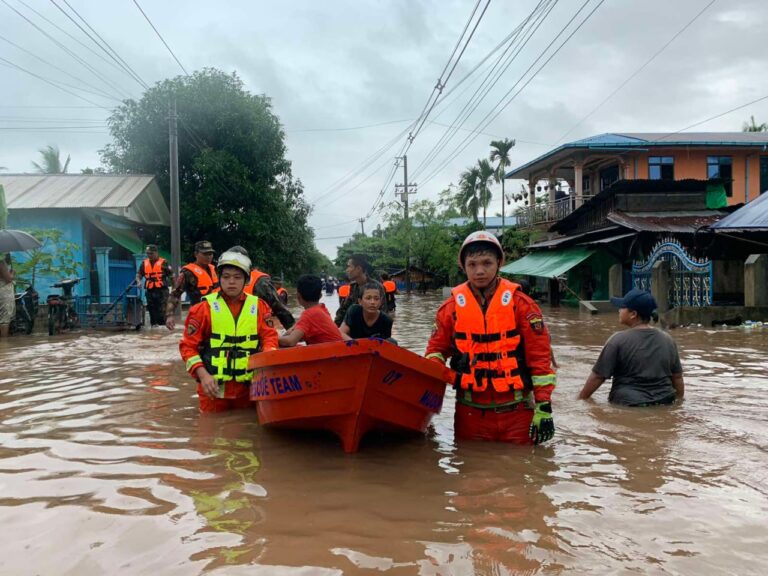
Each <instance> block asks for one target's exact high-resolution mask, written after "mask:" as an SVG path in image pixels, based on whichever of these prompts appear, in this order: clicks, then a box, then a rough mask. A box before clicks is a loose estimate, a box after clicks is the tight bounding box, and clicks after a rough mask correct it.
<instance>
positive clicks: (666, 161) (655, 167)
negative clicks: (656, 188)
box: [648, 156, 675, 180]
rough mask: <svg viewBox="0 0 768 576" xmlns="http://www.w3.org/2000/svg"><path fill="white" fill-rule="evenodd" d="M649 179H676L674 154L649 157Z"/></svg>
mask: <svg viewBox="0 0 768 576" xmlns="http://www.w3.org/2000/svg"><path fill="white" fill-rule="evenodd" d="M648 179H649V180H674V179H675V159H674V158H673V157H672V156H649V157H648Z"/></svg>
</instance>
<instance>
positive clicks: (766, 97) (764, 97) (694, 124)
mask: <svg viewBox="0 0 768 576" xmlns="http://www.w3.org/2000/svg"><path fill="white" fill-rule="evenodd" d="M763 100H768V94H766V95H765V96H761V97H760V98H755V99H754V100H750V101H749V102H745V103H744V104H740V105H739V106H736V107H735V108H731V109H730V110H726V111H725V112H721V113H720V114H715V115H714V116H710V117H709V118H706V119H704V120H700V121H699V122H694V123H693V124H691V125H690V126H686V127H685V128H680V130H675V131H674V132H670V133H669V134H665V135H664V136H662V137H661V138H658V140H664V139H665V138H669V137H670V136H674V135H675V134H679V133H680V132H685V131H686V130H690V129H691V128H695V127H696V126H701V125H702V124H706V123H707V122H711V121H712V120H717V119H718V118H722V117H723V116H726V115H728V114H730V113H731V112H736V111H737V110H741V109H742V108H746V107H748V106H752V104H757V103H758V102H762V101H763Z"/></svg>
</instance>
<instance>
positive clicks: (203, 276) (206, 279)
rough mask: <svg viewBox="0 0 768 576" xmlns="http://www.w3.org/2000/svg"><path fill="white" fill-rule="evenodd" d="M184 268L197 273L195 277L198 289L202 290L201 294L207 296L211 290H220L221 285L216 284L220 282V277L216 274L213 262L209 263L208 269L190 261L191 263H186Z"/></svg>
mask: <svg viewBox="0 0 768 576" xmlns="http://www.w3.org/2000/svg"><path fill="white" fill-rule="evenodd" d="M183 269H184V270H189V271H190V272H192V274H194V275H195V279H196V280H197V291H198V292H200V295H201V296H206V295H208V294H210V293H211V292H218V291H219V287H218V286H216V284H218V283H219V277H218V276H217V275H216V268H214V266H213V264H208V270H206V269H205V268H203V267H202V266H200V265H199V264H196V263H195V262H190V263H189V264H186V265H184V267H183Z"/></svg>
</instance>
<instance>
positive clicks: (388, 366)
mask: <svg viewBox="0 0 768 576" xmlns="http://www.w3.org/2000/svg"><path fill="white" fill-rule="evenodd" d="M251 367H252V368H253V369H254V379H253V382H252V384H251V399H252V400H257V401H258V402H257V409H258V415H259V422H260V423H261V424H263V425H265V426H273V427H283V428H290V429H305V430H330V431H331V432H333V433H334V434H336V435H337V436H338V437H339V439H340V440H341V443H342V446H343V448H344V451H345V452H356V451H357V449H358V447H359V444H360V440H361V439H362V438H363V436H364V435H365V434H366V433H367V432H369V431H371V430H382V431H406V430H407V431H413V432H421V433H423V432H424V431H425V430H426V428H427V426H428V425H429V422H430V420H431V419H432V417H433V416H434V415H435V414H437V413H438V412H440V409H441V407H442V404H443V395H444V393H445V386H446V382H451V381H452V380H453V372H451V371H450V370H449V369H448V368H446V367H445V366H441V365H440V364H437V363H436V362H432V361H429V360H426V359H425V358H423V357H421V356H418V355H417V354H414V353H412V352H410V351H408V350H405V349H404V348H400V347H398V346H395V345H394V344H391V343H389V342H386V341H383V340H380V339H375V338H371V339H367V340H350V341H347V342H333V343H329V344H316V345H313V346H301V347H297V348H289V349H283V350H275V351H272V352H264V353H261V354H257V355H255V356H254V357H253V358H252V359H251Z"/></svg>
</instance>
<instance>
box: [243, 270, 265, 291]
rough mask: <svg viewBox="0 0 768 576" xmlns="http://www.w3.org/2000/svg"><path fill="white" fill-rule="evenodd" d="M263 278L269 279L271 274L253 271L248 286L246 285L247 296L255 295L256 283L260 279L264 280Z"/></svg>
mask: <svg viewBox="0 0 768 576" xmlns="http://www.w3.org/2000/svg"><path fill="white" fill-rule="evenodd" d="M263 276H266V277H267V278H269V274H267V273H266V272H262V271H261V270H256V269H255V268H254V269H253V270H251V278H250V280H248V284H246V285H245V288H244V292H245V293H246V294H253V291H254V289H255V288H256V282H258V281H259V278H262V277H263Z"/></svg>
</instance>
